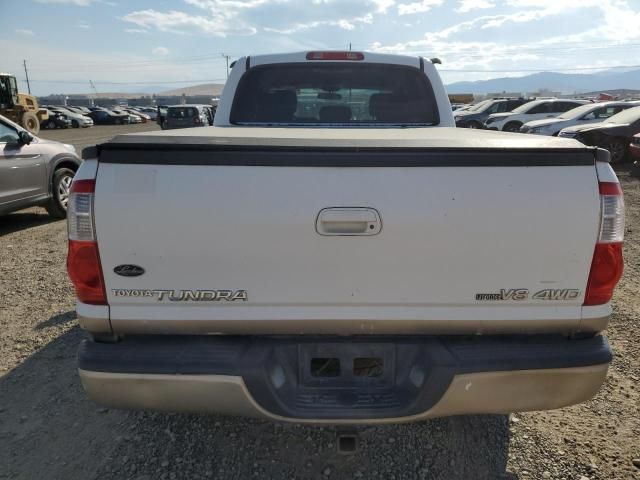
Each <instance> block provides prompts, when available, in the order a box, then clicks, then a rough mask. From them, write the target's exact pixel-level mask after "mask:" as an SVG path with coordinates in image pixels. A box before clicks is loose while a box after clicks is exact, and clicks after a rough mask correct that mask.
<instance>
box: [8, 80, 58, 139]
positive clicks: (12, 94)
mask: <svg viewBox="0 0 640 480" xmlns="http://www.w3.org/2000/svg"><path fill="white" fill-rule="evenodd" d="M0 115H4V116H5V117H7V118H8V119H9V120H11V121H13V122H15V123H17V124H18V125H20V126H22V127H23V128H25V129H26V130H28V131H29V132H31V133H33V134H34V135H37V134H38V132H39V131H40V122H42V121H43V120H46V119H47V118H49V114H48V112H47V111H46V110H45V109H41V108H39V107H38V100H36V97H34V96H33V95H26V94H24V93H18V83H17V82H16V77H15V76H13V75H10V74H8V73H0Z"/></svg>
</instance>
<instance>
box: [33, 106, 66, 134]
mask: <svg viewBox="0 0 640 480" xmlns="http://www.w3.org/2000/svg"><path fill="white" fill-rule="evenodd" d="M45 110H46V111H47V112H48V113H49V117H48V118H47V119H46V120H43V121H42V122H40V128H41V129H49V130H52V129H54V128H69V127H70V126H71V120H69V119H68V118H67V116H66V115H65V114H63V113H59V112H54V111H53V110H49V109H45Z"/></svg>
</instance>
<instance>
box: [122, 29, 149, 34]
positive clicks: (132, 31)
mask: <svg viewBox="0 0 640 480" xmlns="http://www.w3.org/2000/svg"><path fill="white" fill-rule="evenodd" d="M124 31H125V32H127V33H143V34H147V33H149V30H145V29H143V28H125V29H124Z"/></svg>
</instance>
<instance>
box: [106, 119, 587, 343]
mask: <svg viewBox="0 0 640 480" xmlns="http://www.w3.org/2000/svg"><path fill="white" fill-rule="evenodd" d="M200 130H210V129H200ZM214 130H221V129H214ZM225 130H231V129H225ZM435 130H437V132H438V133H439V134H440V135H441V137H442V135H443V130H449V129H435ZM452 130H453V129H452ZM245 131H246V129H245ZM432 131H433V130H432ZM187 132H188V131H187ZM352 132H353V130H352ZM484 133H486V132H484ZM312 134H313V135H316V136H317V135H318V133H317V132H315V133H312ZM209 135H211V132H210V133H209ZM245 135H249V134H246V133H245ZM308 135H311V134H308ZM342 135H344V134H342ZM359 135H361V136H363V135H364V134H362V133H361V134H359ZM429 135H433V136H434V138H435V135H436V134H429ZM448 135H453V134H451V133H448ZM474 135H475V134H474ZM490 135H491V136H490V137H486V138H489V139H491V140H492V141H493V145H492V143H491V142H487V140H484V141H477V143H478V145H479V146H478V148H476V149H472V148H469V146H468V145H467V147H466V148H464V149H458V150H456V149H443V148H442V147H440V146H439V144H438V143H437V142H436V141H435V140H434V141H433V142H431V144H435V145H436V146H435V147H432V146H430V145H431V144H430V143H429V141H428V139H427V140H421V142H422V143H423V144H424V146H416V144H415V142H414V143H411V142H408V141H404V142H401V141H400V140H402V139H400V140H399V141H398V142H397V144H393V142H392V144H389V143H386V144H385V147H384V148H378V147H377V146H376V145H375V144H372V145H370V146H368V147H366V148H365V147H363V145H364V144H360V145H358V146H355V147H353V146H351V147H349V148H347V147H344V148H343V147H341V143H340V140H338V141H337V143H336V142H333V143H332V142H327V141H324V142H323V144H322V145H319V144H316V143H317V142H316V143H312V144H311V145H305V146H304V148H303V147H301V146H296V147H295V148H294V147H290V146H287V147H286V148H285V147H282V148H278V147H275V146H273V145H267V146H264V145H263V146H260V145H256V143H259V142H258V141H257V140H255V138H253V139H250V140H246V139H244V140H243V139H242V137H241V136H240V137H238V138H236V139H235V143H234V142H232V143H234V145H226V146H225V147H224V148H221V147H220V145H219V144H220V143H224V141H223V140H219V141H218V142H217V143H218V144H217V145H216V144H214V143H215V142H212V141H211V140H207V141H206V145H203V144H198V143H197V142H196V141H194V140H193V139H191V140H190V141H189V142H185V141H184V140H183V141H182V142H180V144H173V145H172V146H171V147H170V146H169V145H168V144H167V145H162V146H160V147H159V146H158V145H154V144H151V139H152V138H153V137H151V136H149V137H148V138H143V136H140V138H143V140H144V141H140V140H139V141H137V142H132V141H131V140H127V141H126V142H125V141H124V140H123V141H122V142H121V143H120V144H118V143H117V142H116V143H115V144H114V145H112V146H111V147H110V146H109V144H107V145H105V146H104V147H103V148H102V149H101V153H100V163H99V168H98V175H97V180H96V197H95V225H96V227H95V228H96V235H97V239H98V245H99V249H100V257H101V261H102V265H103V272H104V278H105V283H106V288H107V297H108V303H109V306H110V318H111V324H112V326H113V328H114V330H116V331H129V332H156V333H169V332H182V333H196V332H197V333H220V332H222V333H239V332H254V333H280V332H286V333H374V334H375V333H409V332H422V333H428V332H444V333H482V332H489V331H492V332H503V331H504V332H509V331H522V332H526V331H549V330H553V329H554V328H553V326H554V325H556V324H557V325H562V326H563V328H564V329H566V325H567V321H569V322H570V323H571V322H573V323H574V324H575V326H577V324H578V323H579V319H580V312H581V306H582V303H583V298H584V289H585V287H586V284H587V278H588V275H589V267H590V264H591V257H592V255H593V250H594V245H595V242H596V237H597V234H598V221H599V196H598V189H597V177H596V170H595V168H594V152H593V150H587V149H584V148H583V149H580V148H578V147H577V146H576V145H577V144H575V143H573V142H568V143H565V142H563V141H561V140H556V139H554V140H553V141H554V142H555V141H557V142H559V143H557V144H555V143H554V144H553V148H547V149H546V150H545V149H539V150H536V151H527V150H526V149H522V148H520V149H517V148H512V146H511V144H510V142H512V140H511V137H514V136H512V135H506V136H502V135H500V136H499V137H495V134H490ZM445 136H446V135H445ZM519 137H520V138H522V136H519ZM157 138H161V137H160V136H158V137H157ZM165 138H166V137H165ZM175 138H177V137H175ZM214 138H215V137H214ZM496 138H497V140H496ZM505 138H506V139H507V140H505V141H504V144H502V145H501V148H496V145H495V144H497V143H499V141H502V139H505ZM227 140H228V139H227ZM240 140H242V141H244V142H245V144H246V145H251V147H250V148H243V147H242V145H240V146H239V145H238V142H239V141H240ZM526 141H528V140H526ZM526 141H525V142H526ZM145 142H146V143H145ZM343 143H344V142H343ZM327 144H329V145H333V146H332V147H331V148H327V147H326V145H327ZM520 144H522V140H521V141H520ZM336 145H337V146H336ZM407 145H409V147H407ZM361 226H362V227H363V228H360V227H361ZM345 233H346V235H345ZM120 265H136V266H140V267H142V268H143V269H144V274H142V275H139V276H135V277H129V276H122V275H119V274H116V273H115V272H114V268H115V267H117V266H120ZM524 307H526V308H524Z"/></svg>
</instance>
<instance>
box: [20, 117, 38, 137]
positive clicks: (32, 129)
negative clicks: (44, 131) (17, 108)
mask: <svg viewBox="0 0 640 480" xmlns="http://www.w3.org/2000/svg"><path fill="white" fill-rule="evenodd" d="M22 128H24V129H25V130H27V131H28V132H29V133H32V134H34V135H37V134H38V133H40V120H38V117H37V115H36V114H35V113H33V112H24V113H23V114H22Z"/></svg>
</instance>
